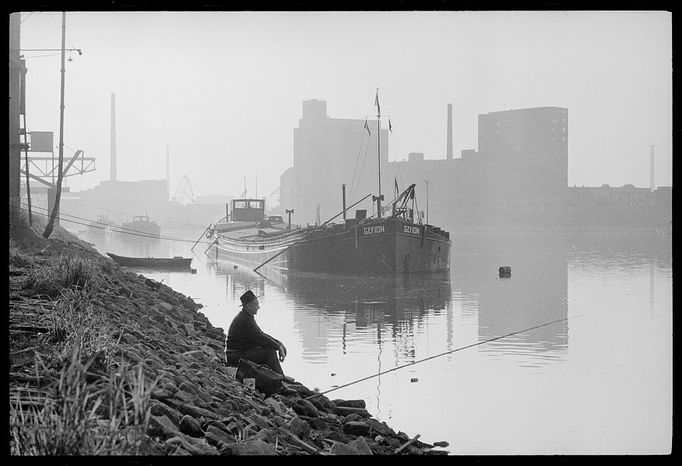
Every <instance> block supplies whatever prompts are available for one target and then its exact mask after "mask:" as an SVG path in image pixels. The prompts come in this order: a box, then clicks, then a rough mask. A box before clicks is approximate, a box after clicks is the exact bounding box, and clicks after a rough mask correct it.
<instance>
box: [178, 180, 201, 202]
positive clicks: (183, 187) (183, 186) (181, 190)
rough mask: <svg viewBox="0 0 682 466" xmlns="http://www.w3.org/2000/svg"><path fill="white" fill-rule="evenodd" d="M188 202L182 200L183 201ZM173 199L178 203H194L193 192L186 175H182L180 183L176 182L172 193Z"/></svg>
mask: <svg viewBox="0 0 682 466" xmlns="http://www.w3.org/2000/svg"><path fill="white" fill-rule="evenodd" d="M187 200H188V201H189V202H184V201H187ZM173 201H174V202H177V203H179V204H188V203H192V204H193V203H195V202H196V199H195V198H194V192H193V191H192V185H191V183H190V182H189V178H188V177H187V175H183V176H182V179H181V180H180V183H179V184H178V187H177V189H176V190H175V194H174V195H173Z"/></svg>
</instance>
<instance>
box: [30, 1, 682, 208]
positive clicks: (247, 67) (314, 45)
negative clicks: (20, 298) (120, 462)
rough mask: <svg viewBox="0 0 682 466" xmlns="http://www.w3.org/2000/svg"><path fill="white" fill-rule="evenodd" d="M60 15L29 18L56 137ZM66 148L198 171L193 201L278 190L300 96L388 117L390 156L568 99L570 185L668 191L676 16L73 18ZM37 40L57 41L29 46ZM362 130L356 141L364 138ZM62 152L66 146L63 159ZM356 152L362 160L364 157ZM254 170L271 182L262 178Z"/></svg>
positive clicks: (139, 165)
mask: <svg viewBox="0 0 682 466" xmlns="http://www.w3.org/2000/svg"><path fill="white" fill-rule="evenodd" d="M60 47H61V13H60V12H35V13H22V23H21V49H22V51H24V52H23V55H24V57H25V58H26V66H27V68H28V74H27V77H26V80H27V91H26V92H27V108H26V118H27V127H28V129H29V130H30V131H53V132H54V133H55V145H57V144H58V135H59V89H60V57H59V48H60ZM66 47H67V48H78V49H82V52H83V55H81V56H79V55H78V53H76V52H71V53H67V58H68V57H69V56H70V57H71V58H72V61H68V62H67V63H66V85H65V88H66V92H65V125H64V143H65V156H67V157H68V156H70V155H71V154H73V152H74V151H76V150H78V149H82V150H83V151H84V152H85V156H86V157H95V158H96V166H97V170H96V171H95V172H92V173H88V174H85V175H83V176H77V177H70V178H68V186H70V187H71V189H73V190H82V189H87V188H91V187H93V186H95V185H97V184H98V183H99V182H100V181H102V180H107V179H109V176H110V173H109V160H110V113H111V94H112V93H114V94H116V132H117V138H116V146H117V149H116V153H117V160H118V164H117V172H118V179H119V180H123V181H136V180H141V179H163V178H165V177H166V148H167V147H168V148H169V152H170V159H171V164H170V188H169V189H170V192H171V195H172V194H173V193H174V192H175V190H176V188H177V187H178V186H179V184H180V183H181V180H182V178H183V176H184V175H187V177H188V178H189V180H190V183H191V187H192V189H193V191H194V193H195V195H197V196H200V195H210V194H239V193H241V191H242V190H243V188H244V177H246V184H247V189H248V192H249V194H250V195H255V194H256V187H257V194H258V196H269V195H270V194H272V193H273V192H274V191H275V190H276V189H277V188H278V187H279V177H280V175H281V174H282V173H283V172H284V170H286V169H287V168H289V167H291V166H292V165H293V129H294V128H296V127H298V120H299V119H300V118H301V110H302V102H303V101H304V100H308V99H312V98H315V99H320V100H325V101H326V102H327V114H328V115H329V117H331V118H344V119H364V118H365V117H368V118H373V117H374V118H375V117H376V108H375V106H374V97H375V93H376V89H377V88H378V89H379V99H380V103H381V110H382V115H386V116H388V115H390V119H391V124H392V128H393V131H392V133H391V135H390V136H389V160H403V159H407V154H408V153H409V152H423V153H424V154H425V158H427V159H440V158H444V157H445V153H446V116H447V104H448V103H452V106H453V110H452V120H453V123H452V124H453V152H454V156H455V157H456V158H458V157H459V154H460V151H461V150H464V149H478V142H477V136H478V135H477V125H478V115H479V114H482V113H489V112H496V111H501V110H510V109H519V108H529V107H541V106H548V107H565V108H567V109H568V117H569V120H568V131H569V147H568V151H569V156H568V159H569V161H568V185H569V186H573V185H578V186H581V185H585V186H600V185H601V184H603V183H608V184H610V185H611V186H621V185H623V184H626V183H632V184H634V185H635V186H637V187H649V159H650V157H649V154H650V148H649V146H650V145H652V144H656V148H655V153H656V159H655V182H656V186H671V185H672V22H671V14H670V13H669V12H661V11H659V12H656V11H641V12H636V11H632V12H627V11H614V12H597V11H585V12H577V11H570V12H560V11H554V12H552V11H537V12H490V11H483V12H451V11H445V12H408V11H405V12H403V11H391V12H279V13H278V12H90V13H85V12H83V13H81V12H67V15H66ZM28 49H56V50H55V51H42V52H38V51H35V52H31V51H28ZM359 143H360V141H358V144H359ZM56 153H57V149H56V148H55V154H56ZM355 156H356V154H349V157H351V158H355ZM256 178H257V186H256Z"/></svg>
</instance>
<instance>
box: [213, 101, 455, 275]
mask: <svg viewBox="0 0 682 466" xmlns="http://www.w3.org/2000/svg"><path fill="white" fill-rule="evenodd" d="M377 100H378V93H377ZM380 121H381V113H380V111H379V106H378V105H377V124H378V125H379V124H380ZM379 133H380V132H379V131H377V137H378V135H379ZM367 197H369V195H368V196H366V197H365V198H363V199H361V200H360V201H358V202H356V203H355V204H353V205H352V206H350V207H349V208H345V205H346V201H345V194H344V199H343V205H344V211H343V212H341V213H339V214H338V215H337V217H338V216H339V215H341V214H342V213H345V212H346V211H347V210H349V209H350V208H352V207H353V206H354V205H356V204H358V203H359V202H361V201H363V200H364V199H366V198H367ZM372 198H373V200H374V201H376V203H377V209H376V214H375V215H373V216H371V217H367V211H366V210H356V213H355V218H353V219H345V220H344V221H343V223H332V220H334V218H335V217H334V218H332V219H330V220H328V221H327V222H325V223H323V224H322V225H319V226H308V227H303V228H293V229H292V228H291V227H290V225H288V224H284V223H283V222H282V223H281V224H273V223H271V222H269V221H267V219H266V217H265V215H264V211H265V209H264V202H265V200H264V199H235V200H233V206H232V218H231V219H230V221H226V222H221V223H217V224H214V225H211V226H209V227H208V229H207V237H208V238H209V239H212V240H213V242H212V243H211V245H210V246H209V247H208V248H207V250H206V254H207V255H209V257H213V258H215V259H216V260H228V261H232V262H236V263H241V264H245V265H248V266H252V267H255V268H254V270H255V271H257V270H258V269H259V268H261V267H263V266H265V265H266V264H267V265H270V266H273V267H277V268H280V269H287V270H298V271H304V272H315V273H328V274H343V275H382V276H383V275H396V274H408V273H424V272H444V271H448V270H449V269H450V246H451V241H450V233H449V232H447V231H444V230H442V229H441V228H439V227H437V226H434V225H428V224H425V223H423V222H422V216H420V215H418V214H417V215H416V216H415V212H416V211H415V208H414V207H415V185H414V184H412V185H410V186H409V187H408V188H407V189H405V190H404V191H403V192H402V193H400V194H399V195H398V196H397V197H396V199H395V200H394V201H392V202H390V203H388V204H387V205H386V206H383V207H382V205H381V201H382V200H383V196H382V195H381V172H380V171H379V195H378V196H372ZM384 214H385V216H384ZM375 216H376V217H375ZM280 219H281V217H280Z"/></svg>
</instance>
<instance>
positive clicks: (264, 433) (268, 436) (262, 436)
mask: <svg viewBox="0 0 682 466" xmlns="http://www.w3.org/2000/svg"><path fill="white" fill-rule="evenodd" d="M250 440H262V441H264V442H265V443H269V444H274V443H275V441H276V440H277V434H275V433H274V432H273V431H272V429H261V430H259V431H258V433H257V434H256V435H254V436H253V437H251V439H250Z"/></svg>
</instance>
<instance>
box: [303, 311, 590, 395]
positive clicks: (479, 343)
mask: <svg viewBox="0 0 682 466" xmlns="http://www.w3.org/2000/svg"><path fill="white" fill-rule="evenodd" d="M581 316H582V314H578V315H576V316H571V317H564V318H563V319H557V320H553V321H551V322H546V323H544V324H540V325H535V326H534V327H528V328H525V329H523V330H517V331H516V332H511V333H507V334H506V335H501V336H498V337H495V338H490V339H489V340H484V341H479V342H478V343H472V344H470V345H466V346H461V347H459V348H456V349H454V350H450V351H446V352H444V353H440V354H436V355H433V356H429V357H428V358H424V359H420V360H419V361H414V362H411V363H408V364H403V365H402V366H397V367H394V368H393V369H389V370H387V371H383V372H379V373H377V374H372V375H368V376H367V377H363V378H362V379H358V380H355V381H353V382H349V383H347V384H344V385H340V386H338V387H334V388H331V389H329V390H327V391H324V392H320V393H315V394H313V395H310V396H308V397H306V400H308V399H310V398H315V397H317V396H322V395H325V394H327V393H329V392H333V391H334V390H338V389H340V388H345V387H348V386H349V385H354V384H356V383H359V382H363V381H365V380H368V379H371V378H373V377H378V376H380V375H384V374H388V373H389V372H393V371H397V370H398V369H403V368H405V367H409V366H414V365H415V364H419V363H420V362H424V361H428V360H429V359H435V358H439V357H441V356H445V355H446V354H451V353H455V352H457V351H462V350H465V349H467V348H472V347H474V346H479V345H482V344H484V343H490V342H491V341H495V340H500V339H502V338H506V337H510V336H512V335H516V334H517V333H523V332H528V331H530V330H535V329H537V328H540V327H546V326H548V325H552V324H556V323H558V322H563V321H565V320H568V319H572V318H573V317H581Z"/></svg>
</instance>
